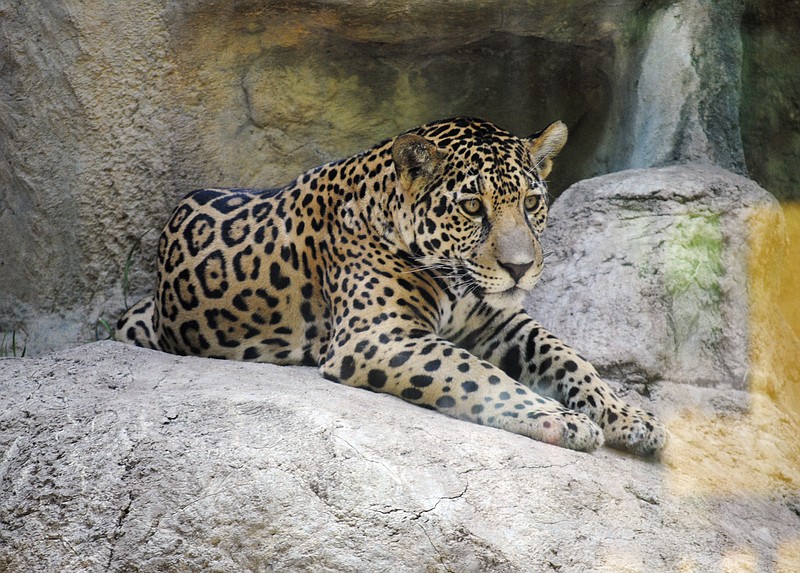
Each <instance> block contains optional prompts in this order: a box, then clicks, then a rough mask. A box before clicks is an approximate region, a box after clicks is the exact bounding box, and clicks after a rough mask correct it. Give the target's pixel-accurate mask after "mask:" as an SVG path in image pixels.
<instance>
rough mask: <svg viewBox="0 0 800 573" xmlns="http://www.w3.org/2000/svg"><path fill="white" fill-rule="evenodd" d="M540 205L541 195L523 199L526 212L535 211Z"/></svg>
mask: <svg viewBox="0 0 800 573" xmlns="http://www.w3.org/2000/svg"><path fill="white" fill-rule="evenodd" d="M541 204H542V196H541V195H528V196H527V197H525V202H524V205H525V210H526V211H531V212H533V211H536V210H537V209H538V208H539V207H540V206H541Z"/></svg>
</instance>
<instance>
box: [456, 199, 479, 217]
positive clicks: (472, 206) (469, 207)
mask: <svg viewBox="0 0 800 573" xmlns="http://www.w3.org/2000/svg"><path fill="white" fill-rule="evenodd" d="M461 208H462V209H464V212H465V213H466V214H467V215H472V216H475V215H479V214H480V212H481V211H482V210H483V203H481V200H480V199H474V198H473V199H465V200H464V201H462V202H461Z"/></svg>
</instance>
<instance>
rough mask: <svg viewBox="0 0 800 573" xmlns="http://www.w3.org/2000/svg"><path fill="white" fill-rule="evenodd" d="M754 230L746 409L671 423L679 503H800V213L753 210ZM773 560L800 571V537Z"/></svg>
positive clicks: (734, 560) (745, 554) (747, 565)
mask: <svg viewBox="0 0 800 573" xmlns="http://www.w3.org/2000/svg"><path fill="white" fill-rule="evenodd" d="M749 224H750V260H749V265H748V275H749V276H748V299H749V300H748V302H749V315H750V323H749V325H748V336H749V345H750V352H749V354H750V355H749V359H750V372H749V376H748V382H749V396H748V405H747V408H746V409H745V410H744V411H741V412H730V413H724V414H722V413H715V414H710V413H708V411H702V410H700V409H688V410H683V411H681V412H679V413H678V414H677V415H676V416H674V417H673V418H672V419H671V420H668V427H669V431H670V443H669V444H668V447H667V449H666V451H665V452H664V455H663V463H664V466H665V468H666V469H667V472H666V475H665V485H666V486H667V490H668V491H669V492H670V494H672V495H677V496H706V497H716V498H733V497H739V498H743V499H747V498H752V497H766V498H772V499H774V498H776V497H783V496H789V497H795V496H798V495H800V338H799V337H798V335H797V333H798V332H800V205H796V204H791V205H784V206H783V213H781V211H780V210H779V209H762V210H758V211H754V213H753V215H752V216H751V217H750V220H749ZM784 231H786V232H784ZM720 559H721V561H720V569H719V570H720V571H723V572H728V571H731V572H733V571H736V572H739V571H742V572H747V571H758V570H759V567H758V559H757V554H756V553H755V548H749V547H740V548H732V549H731V550H730V551H729V552H728V553H726V554H724V555H722V556H721V557H720ZM773 559H774V561H773V563H774V565H775V570H776V571H780V572H784V571H786V572H789V571H800V531H798V533H797V537H795V538H792V539H783V540H781V543H780V545H779V547H778V552H777V555H775V556H773ZM684 565H685V567H684V568H683V569H682V570H686V571H694V568H693V566H692V565H691V564H689V563H685V564H684Z"/></svg>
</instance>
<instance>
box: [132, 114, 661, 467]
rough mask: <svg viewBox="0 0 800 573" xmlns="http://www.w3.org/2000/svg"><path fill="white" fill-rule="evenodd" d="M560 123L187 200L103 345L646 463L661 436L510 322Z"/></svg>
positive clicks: (370, 157) (563, 351) (454, 124)
mask: <svg viewBox="0 0 800 573" xmlns="http://www.w3.org/2000/svg"><path fill="white" fill-rule="evenodd" d="M566 136H567V133H566V128H565V127H564V125H563V124H562V123H560V122H556V123H554V124H552V125H551V126H549V127H548V128H547V129H546V130H544V131H543V132H540V133H539V134H536V135H534V136H531V137H529V138H517V137H514V136H512V135H511V134H510V133H508V132H506V131H504V130H502V129H499V128H498V127H496V126H494V125H492V124H490V123H487V122H485V121H481V120H476V119H467V118H457V119H453V120H446V121H440V122H436V123H432V124H429V125H425V126H422V127H419V128H416V129H413V130H411V131H409V132H407V133H405V134H402V135H400V136H398V137H396V138H394V139H392V140H389V141H386V142H384V143H382V144H379V145H377V146H376V147H374V148H372V149H369V150H367V151H365V152H364V153H361V154H359V155H356V156H354V157H350V158H348V159H344V160H342V161H337V162H334V163H330V164H327V165H323V166H321V167H317V168H316V169H312V170H311V171H308V172H307V173H305V174H303V175H301V176H300V177H299V178H298V179H296V180H295V181H293V182H292V183H290V184H289V185H287V186H285V187H282V188H280V189H272V190H247V189H204V190H200V191H194V192H193V193H190V194H189V195H187V196H186V197H185V198H184V199H183V200H182V201H181V202H180V203H179V204H178V206H177V208H176V209H175V211H174V213H173V214H172V216H171V218H170V219H169V222H168V223H167V225H166V226H165V228H164V230H163V232H162V235H161V239H160V242H159V247H158V280H157V288H156V293H155V295H154V296H153V297H149V298H146V299H144V300H142V301H141V302H139V303H138V304H136V305H135V306H134V307H132V308H131V309H130V310H128V312H127V313H126V314H125V315H124V316H123V317H122V318H121V319H120V321H119V324H118V330H117V338H118V339H119V340H123V341H127V342H131V343H134V344H138V345H140V346H145V347H148V348H155V349H160V350H163V351H166V352H172V353H175V354H183V355H197V356H208V357H215V358H226V359H233V360H250V361H261V362H272V363H275V364H305V365H314V366H318V367H319V369H320V371H321V372H322V374H323V376H325V377H326V378H328V379H330V380H334V381H336V382H340V383H343V384H347V385H351V386H358V387H362V388H368V389H371V390H374V391H378V392H387V393H390V394H393V395H395V396H398V397H400V398H402V399H404V400H407V401H409V402H412V403H414V404H418V405H421V406H424V407H428V408H432V409H435V410H438V411H439V412H442V413H444V414H447V415H450V416H454V417H457V418H461V419H464V420H469V421H472V422H476V423H479V424H486V425H489V426H494V427H498V428H503V429H505V430H508V431H511V432H515V433H519V434H523V435H526V436H529V437H531V438H534V439H537V440H541V441H545V442H549V443H551V444H557V445H559V446H564V447H567V448H573V449H577V450H585V451H590V450H593V449H595V448H597V447H598V446H600V445H601V444H602V443H603V441H604V440H605V442H606V443H607V444H609V445H612V446H614V447H618V448H623V449H628V450H631V451H633V452H635V453H637V454H641V455H649V454H652V453H654V452H657V451H658V450H660V449H661V448H662V447H663V445H664V442H665V432H664V430H663V428H662V426H661V425H660V424H659V422H657V421H656V420H655V419H654V417H653V416H652V415H651V414H649V413H647V412H644V411H642V410H640V409H638V408H635V407H632V406H629V405H627V404H626V403H625V402H623V401H622V400H621V399H620V398H619V397H617V396H616V395H615V394H614V392H613V391H612V390H611V389H610V388H609V386H608V385H607V384H605V383H604V382H603V381H602V380H601V379H600V378H599V377H598V375H597V373H596V371H595V369H594V368H593V367H592V366H591V364H589V363H588V362H587V361H585V360H584V359H582V358H581V357H580V356H579V355H578V354H577V353H576V352H575V351H574V350H573V349H571V348H570V347H569V346H567V345H566V344H564V343H563V342H561V341H560V340H558V339H557V338H556V337H555V336H553V335H552V334H551V333H549V332H548V331H546V330H545V329H544V328H543V327H542V326H541V325H540V324H538V323H537V322H536V321H534V319H533V318H531V317H530V316H529V315H527V314H526V313H525V312H524V311H522V310H521V301H522V298H523V297H524V295H525V294H526V293H527V292H528V291H530V290H531V289H532V288H533V286H534V284H535V283H536V281H537V279H538V278H539V275H540V273H541V270H542V264H543V255H542V249H541V246H540V244H539V234H540V233H541V231H542V230H543V228H544V226H545V222H546V216H547V202H546V187H545V183H544V178H545V177H546V176H547V174H548V173H549V172H550V169H551V165H552V158H553V157H554V156H555V155H556V154H557V153H558V152H559V151H560V150H561V148H562V146H563V145H564V143H565V141H566Z"/></svg>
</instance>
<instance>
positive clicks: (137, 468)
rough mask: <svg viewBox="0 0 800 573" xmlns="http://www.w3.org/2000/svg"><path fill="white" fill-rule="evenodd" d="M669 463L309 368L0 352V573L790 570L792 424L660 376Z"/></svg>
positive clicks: (794, 481) (739, 398) (98, 351)
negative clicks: (507, 427) (500, 424)
mask: <svg viewBox="0 0 800 573" xmlns="http://www.w3.org/2000/svg"><path fill="white" fill-rule="evenodd" d="M628 398H629V399H631V400H633V401H635V402H638V403H643V404H647V406H648V407H653V408H655V409H656V411H657V412H659V414H661V415H662V416H663V417H664V419H665V420H666V421H667V422H668V425H669V427H670V428H671V432H672V436H671V442H670V444H669V445H668V448H667V450H666V451H665V453H664V459H663V461H662V462H661V463H657V462H654V463H648V462H643V461H641V460H638V459H634V458H631V457H628V456H625V455H623V454H620V453H618V452H614V451H611V450H601V451H599V452H596V453H595V454H592V455H587V454H580V453H576V452H571V451H567V450H562V449H559V448H556V447H553V446H548V445H545V444H542V443H538V442H534V441H531V440H527V439H525V438H523V437H520V436H516V435H512V434H508V433H505V432H502V431H499V430H493V429H490V428H486V427H481V426H477V425H472V424H468V423H466V422H460V421H457V420H452V419H448V418H445V417H444V416H441V415H438V414H436V413H433V412H429V411H426V410H423V409H421V408H416V407H414V406H412V405H409V404H406V403H404V402H401V401H399V400H397V399H395V398H392V397H389V396H386V395H378V394H373V393H370V392H367V391H364V390H358V389H351V388H347V387H344V386H338V385H335V384H333V383H331V382H327V381H324V380H322V379H321V378H320V377H319V375H318V374H317V373H316V372H314V371H313V370H311V369H305V368H281V367H277V366H271V365H258V364H244V363H233V362H223V361H214V360H206V359H197V358H181V357H176V356H170V355H166V354H161V353H157V352H151V351H145V350H141V349H137V348H134V347H129V346H123V345H120V344H116V343H111V342H103V343H97V344H93V345H89V346H84V347H82V348H78V349H74V350H70V351H67V352H64V353H61V354H56V355H51V356H46V357H41V358H37V359H5V360H0V400H1V401H2V404H3V409H2V412H0V454H2V455H0V570H2V571H4V572H6V573H31V572H39V571H42V572H44V571H85V572H94V571H98V572H99V571H111V572H114V571H119V572H123V571H142V572H156V571H158V572H170V571H220V572H223V571H231V572H233V571H253V572H264V571H309V572H311V571H313V572H319V571H330V572H337V573H347V572H361V571H397V572H406V571H408V572H416V571H431V572H439V571H441V572H445V571H460V572H465V573H471V572H478V571H493V572H520V573H522V572H531V571H534V572H538V571H552V570H558V571H562V572H564V573H570V572H580V571H637V572H644V571H647V572H650V573H658V572H672V571H676V570H681V571H698V572H699V571H717V570H718V571H756V570H765V571H766V570H769V571H777V572H781V573H789V572H790V571H796V570H797V568H798V566H800V544H799V543H800V540H799V539H798V537H797V532H798V527H800V518H798V512H800V498H798V487H800V472H799V471H798V467H800V464H799V463H798V462H799V461H800V460H798V459H797V455H798V452H797V450H796V448H794V446H793V444H796V441H793V440H796V435H797V431H798V429H800V428H798V427H797V426H798V424H797V418H796V417H791V416H788V415H786V414H784V413H783V412H782V411H781V410H780V409H779V408H777V407H776V406H775V405H774V403H772V402H771V401H769V400H767V399H765V398H764V397H763V396H759V395H747V394H745V393H743V392H738V391H733V390H729V391H726V392H720V391H717V390H713V389H702V388H690V387H685V386H676V385H671V384H663V385H661V386H659V387H658V388H657V389H655V390H654V391H653V392H652V396H651V398H650V399H645V398H642V397H640V396H636V395H633V396H629V397H628Z"/></svg>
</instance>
